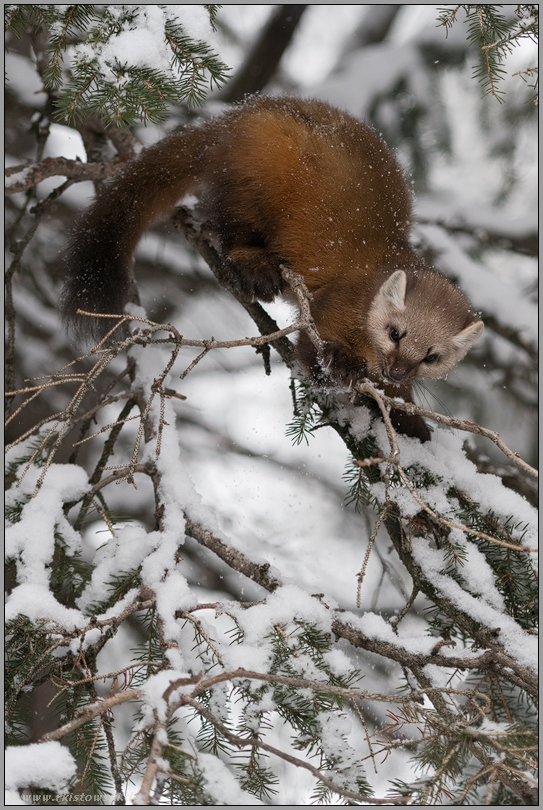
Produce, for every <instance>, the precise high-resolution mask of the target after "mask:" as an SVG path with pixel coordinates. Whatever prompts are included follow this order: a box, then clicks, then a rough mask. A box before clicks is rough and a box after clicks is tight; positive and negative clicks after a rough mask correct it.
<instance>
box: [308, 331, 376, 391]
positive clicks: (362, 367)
mask: <svg viewBox="0 0 543 810" xmlns="http://www.w3.org/2000/svg"><path fill="white" fill-rule="evenodd" d="M318 369H319V371H318V377H319V382H322V383H328V384H329V385H330V384H332V385H340V386H342V387H345V388H351V387H352V386H353V385H354V384H355V383H357V382H361V381H362V380H363V379H364V377H365V376H366V374H367V368H366V363H365V361H364V360H363V358H361V357H357V355H356V354H353V352H352V350H351V349H349V347H348V346H345V344H343V343H340V342H339V341H336V340H330V341H325V343H324V344H323V347H322V354H321V357H320V359H319V361H318Z"/></svg>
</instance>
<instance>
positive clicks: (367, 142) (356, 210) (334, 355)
mask: <svg viewBox="0 0 543 810" xmlns="http://www.w3.org/2000/svg"><path fill="white" fill-rule="evenodd" d="M193 191H197V192H198V195H199V196H200V198H201V200H202V202H203V208H204V211H205V214H206V216H207V218H208V219H209V220H210V222H211V224H212V226H213V228H214V229H215V231H216V232H217V234H218V236H219V238H220V241H221V248H222V251H223V255H224V257H225V259H226V260H227V262H228V264H229V266H230V268H231V272H232V277H233V278H235V279H236V280H237V282H238V284H239V286H240V288H241V290H242V291H244V292H245V293H246V294H247V295H250V296H252V297H254V298H259V299H261V300H264V301H270V300H272V299H273V298H274V297H275V295H277V294H278V293H281V292H283V293H284V294H285V295H287V296H288V295H289V293H288V291H285V290H284V283H283V280H282V278H281V275H280V270H279V265H280V264H281V263H284V264H286V265H287V266H289V267H290V268H291V269H293V270H295V271H296V272H298V273H301V274H302V275H303V277H304V279H305V282H306V284H307V287H308V289H309V290H310V291H311V292H312V293H313V295H314V298H313V301H312V304H311V309H312V314H313V317H314V319H315V322H316V325H317V328H318V329H319V332H320V335H321V337H322V338H323V340H324V341H326V351H325V363H329V364H330V366H331V371H332V376H333V377H335V378H336V380H339V381H341V382H343V383H347V384H349V383H351V382H353V381H354V380H355V379H356V378H358V377H360V376H361V375H363V374H368V375H369V376H370V377H374V378H375V379H378V378H380V377H381V376H383V361H382V359H380V354H379V352H378V351H377V350H376V347H375V341H374V340H373V339H372V336H371V335H370V334H369V331H368V328H367V319H368V313H369V310H370V307H371V305H372V302H373V301H374V300H375V297H376V295H377V293H378V291H379V289H380V286H381V284H382V283H383V282H384V281H385V280H386V279H387V278H388V277H389V276H390V275H391V273H392V272H393V271H394V270H396V269H397V268H401V269H402V270H404V271H405V273H406V276H407V290H408V297H407V299H406V300H407V301H409V300H411V299H410V298H409V296H411V298H412V299H413V300H415V299H414V298H413V295H414V294H413V295H412V290H413V289H416V288H417V287H418V290H419V293H418V297H419V298H424V292H423V290H424V283H426V282H424V279H425V278H426V279H428V278H429V277H430V275H431V276H432V278H437V279H439V282H438V286H439V288H440V295H442V293H443V289H445V292H446V290H447V286H448V287H450V289H451V290H452V289H453V288H452V285H449V284H448V282H446V281H445V280H444V279H443V278H442V277H441V276H437V274H435V273H432V272H431V271H429V270H425V269H424V268H423V266H422V263H421V261H420V259H419V258H418V257H417V256H416V254H415V253H414V252H413V250H412V249H411V248H410V246H409V241H408V239H409V227H410V219H411V196H410V193H409V190H408V188H407V185H406V182H405V179H404V177H403V174H402V171H401V169H400V167H399V166H398V164H397V162H396V160H395V158H394V157H393V155H392V153H391V152H390V151H389V149H388V148H387V147H386V146H385V144H384V143H383V141H382V140H381V139H380V138H379V137H378V136H377V135H376V134H375V132H373V130H371V129H370V128H369V127H367V126H366V125H364V124H362V123H361V122H359V121H357V120H356V119H354V118H352V117H351V116H349V115H347V114H345V113H342V112H340V111H338V110H336V109H334V108H332V107H329V106H328V105H326V104H323V103H320V102H317V101H301V100H297V99H273V98H266V97H263V98H258V99H256V100H252V101H250V102H248V103H247V104H245V105H243V106H240V107H237V108H234V109H232V110H231V111H229V112H227V113H226V114H224V115H223V116H220V117H218V118H216V119H213V120H211V121H210V122H207V123H204V124H202V125H201V126H196V127H187V128H184V129H182V130H179V131H177V132H174V133H173V134H172V135H170V136H168V137H167V138H165V139H164V140H163V141H161V142H160V143H158V144H156V145H155V146H153V147H151V148H149V149H147V150H145V151H144V152H143V153H142V154H141V155H140V156H139V157H138V158H136V159H135V160H133V161H131V162H130V163H129V164H127V165H126V166H125V167H124V169H123V170H122V172H121V173H120V174H119V175H118V176H117V177H116V178H115V180H114V181H113V182H112V183H111V184H110V185H108V186H106V187H105V188H104V189H103V190H102V191H101V192H100V193H99V195H98V196H97V199H96V201H95V203H94V204H93V206H92V207H91V208H90V209H89V211H87V212H86V214H84V215H83V217H82V218H81V220H80V222H79V224H78V226H77V229H76V231H75V233H74V235H73V237H72V240H71V244H70V247H69V250H68V255H67V259H68V268H69V276H68V281H67V284H66V288H65V292H64V295H63V312H64V317H65V318H66V319H67V320H68V321H69V322H70V323H72V324H75V325H76V329H78V330H79V331H81V332H85V331H87V332H91V333H92V336H94V337H96V336H99V335H100V334H102V333H103V332H104V329H105V326H106V325H105V324H104V322H103V321H102V320H100V319H96V320H95V322H94V323H92V322H91V323H90V324H89V319H86V320H83V319H81V318H80V316H77V315H76V314H75V313H76V310H77V308H78V307H79V308H82V309H86V310H90V311H93V312H111V313H120V312H122V309H123V306H124V304H125V302H126V296H127V290H128V285H129V276H130V274H129V267H130V261H131V257H132V253H133V251H134V249H135V246H136V244H137V242H138V241H139V239H140V237H141V235H142V234H143V232H144V231H145V229H146V228H147V227H148V226H149V225H150V224H151V223H152V222H153V221H154V220H155V219H156V218H157V217H159V216H161V215H164V214H167V213H169V212H170V211H171V210H172V208H173V207H174V205H175V203H176V202H177V201H178V200H179V199H180V198H182V197H183V196H184V195H185V194H187V193H188V192H193ZM455 295H456V292H455ZM446 297H447V296H446ZM449 298H450V301H451V307H452V308H453V309H454V310H455V311H456V310H461V313H460V315H459V316H458V318H456V320H460V321H462V324H461V325H460V328H463V326H467V325H468V324H470V323H472V322H473V321H474V317H473V314H472V313H471V311H470V310H469V305H468V304H467V302H466V301H465V299H464V298H463V296H462V295H461V293H458V296H457V297H456V298H455V296H454V295H452V297H451V296H449ZM456 320H455V326H454V327H453V329H455V328H456ZM452 334H455V332H454V331H453V332H452ZM299 356H300V358H301V359H302V362H304V364H305V365H306V366H307V367H309V368H310V369H312V370H313V373H314V374H315V376H316V377H318V378H320V379H321V380H325V378H326V374H325V372H324V371H323V370H322V367H321V366H320V365H319V363H318V362H317V358H316V356H315V353H314V351H313V349H312V347H311V346H310V344H309V343H308V342H307V340H306V339H305V338H304V337H303V336H302V338H301V339H300V342H299ZM391 362H392V361H391ZM414 362H415V361H413V363H414ZM417 362H418V361H417ZM380 364H381V366H380ZM399 368H400V364H399V363H396V366H395V367H394V369H395V370H394V371H393V372H392V373H393V376H394V374H396V375H403V377H405V380H403V377H402V379H400V382H401V383H402V385H401V387H400V388H399V389H398V388H394V389H391V388H389V393H391V392H392V393H394V394H396V395H398V394H400V395H401V396H403V397H404V398H407V399H410V398H411V393H410V383H411V379H412V378H414V377H415V376H423V375H422V373H419V374H415V372H411V371H409V372H408V371H406V370H403V366H402V371H398V369H399ZM430 376H431V375H430ZM426 433H427V430H426ZM419 434H420V431H419ZM425 438H427V436H425Z"/></svg>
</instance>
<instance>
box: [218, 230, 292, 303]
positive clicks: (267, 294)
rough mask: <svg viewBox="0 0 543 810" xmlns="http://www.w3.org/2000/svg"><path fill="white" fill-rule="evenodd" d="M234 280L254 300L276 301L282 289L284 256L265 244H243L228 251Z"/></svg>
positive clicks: (228, 259) (245, 295) (228, 262)
mask: <svg viewBox="0 0 543 810" xmlns="http://www.w3.org/2000/svg"><path fill="white" fill-rule="evenodd" d="M225 259H226V261H227V265H228V267H229V269H230V271H231V274H232V280H233V281H234V282H235V283H236V285H237V286H238V287H239V290H240V292H241V293H242V294H243V296H244V297H247V298H248V299H249V300H251V301H254V300H255V299H258V300H259V301H273V299H274V298H275V296H276V295H279V293H281V292H282V291H283V288H284V284H285V283H284V281H283V278H282V276H281V270H280V265H281V259H280V258H279V256H276V255H274V254H273V253H270V252H269V251H268V250H266V248H265V247H260V246H256V245H240V244H237V245H236V246H233V247H231V248H230V249H229V250H227V251H226V252H225Z"/></svg>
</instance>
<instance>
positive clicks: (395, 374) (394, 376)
mask: <svg viewBox="0 0 543 810" xmlns="http://www.w3.org/2000/svg"><path fill="white" fill-rule="evenodd" d="M387 376H388V377H389V378H390V379H391V380H394V382H401V381H402V380H403V378H404V376H405V372H404V371H400V370H399V369H397V368H391V369H390V371H389V372H388V375H387Z"/></svg>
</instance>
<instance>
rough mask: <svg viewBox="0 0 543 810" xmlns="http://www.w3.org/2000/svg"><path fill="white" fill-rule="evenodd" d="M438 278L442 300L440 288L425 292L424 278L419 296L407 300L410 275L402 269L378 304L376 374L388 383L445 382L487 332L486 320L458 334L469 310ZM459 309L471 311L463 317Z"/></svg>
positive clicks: (370, 322) (371, 320)
mask: <svg viewBox="0 0 543 810" xmlns="http://www.w3.org/2000/svg"><path fill="white" fill-rule="evenodd" d="M437 279H438V281H437V282H434V278H433V277H429V281H428V283H429V284H431V285H434V286H435V285H438V286H439V287H440V289H439V290H438V292H439V295H438V296H436V290H435V289H425V287H426V286H427V285H426V280H425V279H423V278H421V279H420V280H419V281H418V287H417V291H416V294H414V295H412V296H410V297H409V298H408V300H407V301H406V274H405V272H404V271H403V270H396V271H395V272H394V273H392V275H391V276H390V277H389V278H388V279H387V280H386V281H385V282H383V284H382V285H381V287H380V289H379V291H378V293H377V295H376V296H375V298H374V300H373V303H372V306H371V307H370V310H369V313H368V319H367V329H368V333H369V337H370V340H371V343H372V346H373V349H374V351H375V354H376V358H377V359H376V367H375V368H372V369H371V370H372V371H373V373H374V374H379V375H380V376H381V377H382V378H383V379H384V380H385V381H387V382H393V383H404V384H405V383H409V382H412V381H413V380H416V379H420V378H424V377H427V378H434V379H437V378H439V377H444V376H445V375H446V374H448V372H449V371H451V369H453V368H454V366H455V365H456V364H457V363H458V361H459V360H461V359H462V358H463V357H464V355H465V354H466V352H467V351H468V349H469V348H470V347H471V346H472V345H473V344H474V343H475V341H476V340H477V339H478V338H479V337H480V335H481V333H482V331H483V323H482V321H476V322H474V323H471V324H469V325H468V326H467V327H465V328H463V329H460V330H459V329H458V325H457V324H458V323H459V322H460V323H462V321H465V319H466V315H467V312H468V310H467V305H465V304H464V300H463V298H460V295H461V294H460V293H458V292H457V291H456V289H455V288H453V287H452V285H449V284H448V282H446V281H445V280H444V279H442V278H441V277H437ZM437 302H439V303H437ZM459 306H461V307H463V308H464V309H465V312H459V311H458V308H459Z"/></svg>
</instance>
